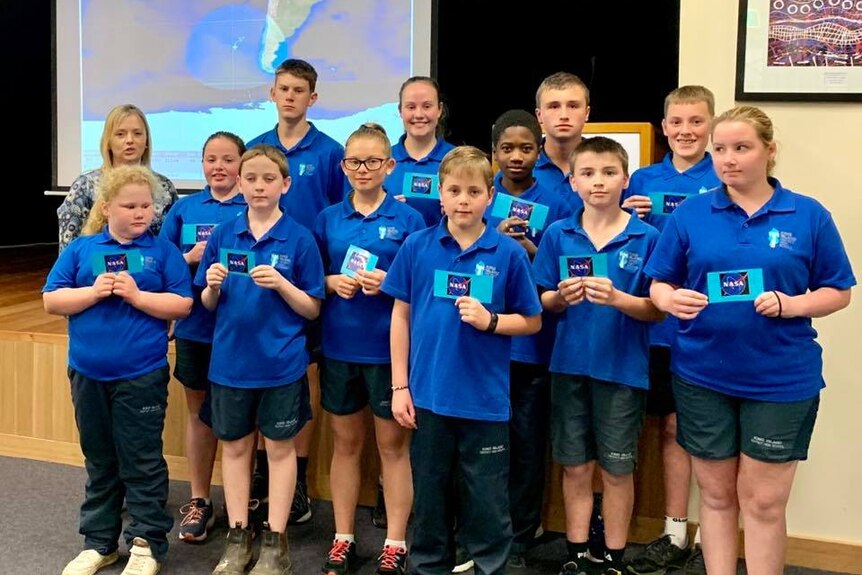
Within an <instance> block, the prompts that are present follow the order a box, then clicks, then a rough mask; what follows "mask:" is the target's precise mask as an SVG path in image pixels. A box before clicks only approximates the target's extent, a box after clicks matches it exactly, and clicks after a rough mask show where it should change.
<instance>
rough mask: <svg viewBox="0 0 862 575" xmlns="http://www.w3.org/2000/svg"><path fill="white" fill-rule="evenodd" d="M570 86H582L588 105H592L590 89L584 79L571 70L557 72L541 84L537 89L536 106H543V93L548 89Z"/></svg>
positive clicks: (562, 88) (561, 88)
mask: <svg viewBox="0 0 862 575" xmlns="http://www.w3.org/2000/svg"><path fill="white" fill-rule="evenodd" d="M569 86H580V87H581V88H582V89H583V90H584V97H585V99H586V104H587V106H589V105H590V89H589V88H587V85H586V84H585V83H584V81H583V80H581V79H580V78H579V77H578V76H575V75H574V74H572V73H571V72H555V73H553V74H551V75H550V76H548V77H547V78H545V79H544V80H542V83H541V84H539V89H538V90H536V107H537V108H541V107H542V94H544V93H545V92H546V91H547V90H564V89H566V88H568V87H569Z"/></svg>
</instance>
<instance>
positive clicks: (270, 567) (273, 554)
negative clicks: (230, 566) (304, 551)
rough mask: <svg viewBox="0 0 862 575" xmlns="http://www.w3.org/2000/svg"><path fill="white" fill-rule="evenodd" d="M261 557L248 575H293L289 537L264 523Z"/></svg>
mask: <svg viewBox="0 0 862 575" xmlns="http://www.w3.org/2000/svg"><path fill="white" fill-rule="evenodd" d="M261 535H262V537H261V540H260V556H259V557H258V559H257V563H255V564H254V568H253V569H252V570H251V571H249V573H248V575H291V574H292V573H293V569H292V568H291V564H290V554H289V552H288V547H287V535H286V534H285V533H276V532H275V531H272V530H271V529H270V528H269V523H266V522H264V524H263V530H262V531H261Z"/></svg>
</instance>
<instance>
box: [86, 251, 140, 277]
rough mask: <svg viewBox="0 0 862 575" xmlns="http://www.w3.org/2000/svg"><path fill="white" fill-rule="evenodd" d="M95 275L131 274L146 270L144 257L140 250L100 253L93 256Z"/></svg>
mask: <svg viewBox="0 0 862 575" xmlns="http://www.w3.org/2000/svg"><path fill="white" fill-rule="evenodd" d="M92 264H93V274H94V275H99V274H103V273H113V274H116V273H120V272H129V273H130V274H133V273H135V272H139V271H141V270H142V269H144V256H143V255H142V254H141V252H140V251H139V250H129V251H126V252H98V253H95V254H93V256H92Z"/></svg>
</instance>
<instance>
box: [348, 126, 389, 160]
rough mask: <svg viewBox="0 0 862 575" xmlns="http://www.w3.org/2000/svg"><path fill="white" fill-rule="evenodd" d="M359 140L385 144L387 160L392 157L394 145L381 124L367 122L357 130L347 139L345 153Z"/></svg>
mask: <svg viewBox="0 0 862 575" xmlns="http://www.w3.org/2000/svg"><path fill="white" fill-rule="evenodd" d="M359 138H369V139H372V140H377V141H378V142H379V143H381V144H383V150H384V153H385V154H386V159H389V158H390V157H391V156H392V143H391V142H390V141H389V136H387V135H386V130H385V129H384V128H383V126H381V125H380V124H376V123H374V122H365V123H364V124H362V125H361V126H359V127H358V128H356V130H354V131H353V133H352V134H350V136H348V137H347V141H346V142H345V143H344V150H345V152H346V151H347V148H349V147H350V144H352V143H353V142H354V141H355V140H358V139H359Z"/></svg>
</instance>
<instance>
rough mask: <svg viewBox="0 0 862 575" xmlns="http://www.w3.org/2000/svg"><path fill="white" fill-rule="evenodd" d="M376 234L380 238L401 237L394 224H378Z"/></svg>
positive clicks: (397, 238) (396, 238)
mask: <svg viewBox="0 0 862 575" xmlns="http://www.w3.org/2000/svg"><path fill="white" fill-rule="evenodd" d="M377 236H378V237H379V238H380V239H381V240H399V239H401V230H399V229H398V228H396V227H395V226H378V228H377Z"/></svg>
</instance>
